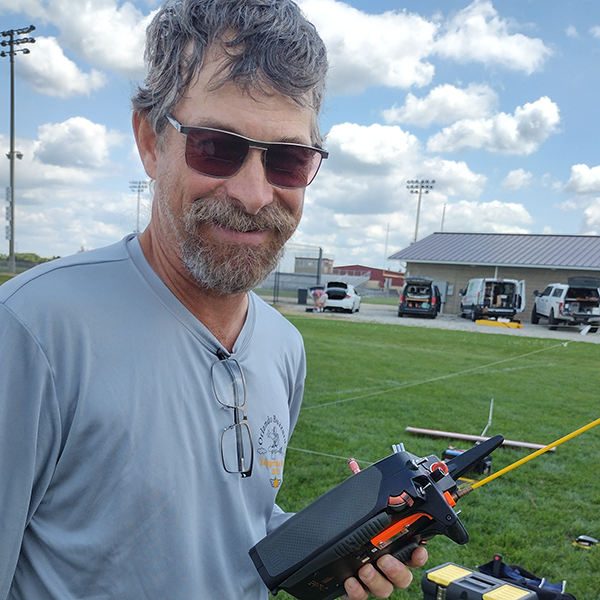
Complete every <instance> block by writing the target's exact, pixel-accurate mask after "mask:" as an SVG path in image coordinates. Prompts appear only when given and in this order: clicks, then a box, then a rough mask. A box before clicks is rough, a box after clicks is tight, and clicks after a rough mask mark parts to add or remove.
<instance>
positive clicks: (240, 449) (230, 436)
mask: <svg viewBox="0 0 600 600" xmlns="http://www.w3.org/2000/svg"><path fill="white" fill-rule="evenodd" d="M217 356H218V358H219V360H218V361H217V362H216V363H214V364H213V366H212V368H211V379H212V386H213V391H214V393H215V397H216V398H217V400H218V401H219V403H220V404H222V405H223V406H226V407H227V408H231V409H232V410H233V425H230V426H229V427H226V428H225V429H224V430H223V432H222V433H221V459H222V461H223V468H224V469H225V471H227V472H228V473H239V474H240V475H241V476H242V477H250V475H252V465H253V462H254V444H253V442H252V432H251V431H250V425H249V424H248V418H247V416H246V380H245V379H244V373H243V371H242V367H241V366H240V364H239V363H238V361H237V360H236V359H235V358H231V357H229V358H228V357H226V356H225V355H224V354H220V353H217Z"/></svg>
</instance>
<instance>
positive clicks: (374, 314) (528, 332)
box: [265, 298, 600, 344]
mask: <svg viewBox="0 0 600 600" xmlns="http://www.w3.org/2000/svg"><path fill="white" fill-rule="evenodd" d="M265 300H266V301H267V302H269V299H268V298H265ZM308 307H310V305H309V306H308ZM277 308H278V310H279V311H280V312H282V313H283V314H302V315H307V316H311V317H313V318H315V319H344V320H348V321H362V322H367V323H387V324H389V325H397V326H400V327H433V328H436V329H454V330H457V331H476V332H479V333H488V334H492V335H512V336H525V337H537V338H551V339H556V340H564V341H576V342H589V343H593V344H600V331H599V332H597V333H588V334H587V335H582V333H581V331H580V328H579V327H565V326H559V328H558V329H557V330H556V331H550V330H549V329H548V326H547V324H546V323H544V321H543V320H542V322H541V323H540V324H539V325H532V324H531V323H530V322H529V312H525V313H524V314H525V316H524V317H523V328H522V329H511V328H508V327H498V326H491V325H480V324H478V323H473V322H472V321H470V320H469V319H461V318H460V317H457V316H455V315H438V316H437V317H436V318H435V319H420V318H416V317H398V313H397V309H396V307H395V306H389V305H387V306H386V305H380V304H368V303H365V302H363V303H362V304H361V307H360V312H358V313H354V314H353V315H350V314H347V313H330V312H324V313H315V314H313V313H311V312H306V309H307V306H306V305H302V304H297V303H292V302H289V303H287V302H281V303H280V304H277Z"/></svg>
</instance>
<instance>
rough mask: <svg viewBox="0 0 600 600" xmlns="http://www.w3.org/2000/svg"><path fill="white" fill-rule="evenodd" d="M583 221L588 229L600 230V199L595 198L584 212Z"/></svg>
mask: <svg viewBox="0 0 600 600" xmlns="http://www.w3.org/2000/svg"><path fill="white" fill-rule="evenodd" d="M583 221H584V227H585V228H586V229H588V230H589V229H595V230H600V198H594V199H593V200H592V202H591V203H590V205H589V206H588V207H587V208H586V209H585V210H584V211H583Z"/></svg>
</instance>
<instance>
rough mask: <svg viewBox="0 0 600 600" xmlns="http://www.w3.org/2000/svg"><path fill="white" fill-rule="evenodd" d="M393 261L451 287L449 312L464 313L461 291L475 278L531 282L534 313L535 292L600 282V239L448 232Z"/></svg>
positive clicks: (406, 250)
mask: <svg viewBox="0 0 600 600" xmlns="http://www.w3.org/2000/svg"><path fill="white" fill-rule="evenodd" d="M389 259H390V260H400V261H403V262H405V263H406V274H407V275H413V276H417V275H418V276H423V277H430V278H432V279H434V280H436V281H439V282H441V283H442V284H444V282H445V283H446V286H445V287H446V294H445V303H444V312H446V313H454V314H457V313H458V312H459V310H460V295H459V291H460V290H461V289H464V288H465V287H466V285H467V282H468V281H469V279H474V278H478V277H493V278H496V279H498V278H501V279H517V280H519V281H520V280H525V282H526V290H527V302H526V308H525V312H526V314H528V313H529V312H530V310H529V309H530V308H531V306H532V301H531V298H532V296H531V292H533V290H536V289H537V290H542V289H543V288H545V287H546V285H548V284H549V283H561V282H562V283H566V282H567V280H568V278H569V277H574V276H590V277H600V236H591V235H589V236H588V235H533V234H513V233H445V232H442V233H434V234H432V235H430V236H428V237H426V238H424V239H422V240H420V241H418V242H416V243H414V244H411V245H410V246H408V247H407V248H404V249H403V250H400V252H396V253H395V254H393V255H392V256H390V257H389ZM442 287H444V286H442Z"/></svg>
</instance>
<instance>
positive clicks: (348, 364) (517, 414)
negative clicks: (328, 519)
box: [249, 317, 600, 600]
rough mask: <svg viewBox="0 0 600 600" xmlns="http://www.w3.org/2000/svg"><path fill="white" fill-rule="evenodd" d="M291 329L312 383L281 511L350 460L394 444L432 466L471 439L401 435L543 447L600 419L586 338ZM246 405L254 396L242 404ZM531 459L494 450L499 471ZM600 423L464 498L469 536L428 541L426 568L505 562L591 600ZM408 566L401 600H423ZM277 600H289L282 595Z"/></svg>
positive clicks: (596, 586) (597, 581)
mask: <svg viewBox="0 0 600 600" xmlns="http://www.w3.org/2000/svg"><path fill="white" fill-rule="evenodd" d="M290 320H291V321H292V322H293V323H294V325H296V327H298V329H299V330H300V331H301V333H302V335H303V336H304V340H305V345H306V352H307V360H308V376H307V381H306V393H305V399H304V404H303V408H302V411H301V413H300V418H299V422H298V425H297V427H296V431H295V432H294V435H293V436H292V438H291V440H290V444H289V445H290V448H289V450H288V453H287V459H286V466H285V474H284V483H283V486H282V489H281V491H280V493H279V496H278V503H279V504H280V506H282V508H283V509H284V510H287V511H297V510H299V509H301V508H302V507H303V506H305V505H306V504H307V503H309V502H310V501H311V500H313V499H315V498H316V497H318V496H319V495H320V494H322V493H324V492H326V491H327V490H328V489H330V488H331V487H332V486H334V485H336V484H337V483H339V482H341V481H342V480H344V479H345V478H346V477H348V476H350V475H351V473H350V470H349V468H348V466H347V463H346V460H345V458H347V457H350V456H353V457H355V458H356V459H358V460H359V461H365V462H364V463H362V466H363V468H364V467H366V463H367V462H376V461H377V460H379V459H381V458H384V457H385V456H387V455H389V454H390V453H391V451H392V450H391V445H392V444H394V443H398V442H403V443H404V445H405V446H406V449H407V450H408V451H409V452H412V453H413V454H416V455H417V456H426V455H429V454H436V455H438V456H440V457H441V454H442V452H443V451H444V450H445V449H446V448H447V447H448V445H449V444H453V445H455V446H458V447H461V448H468V447H470V444H469V443H468V442H458V441H452V440H448V439H443V438H433V437H424V436H418V435H414V434H410V433H407V432H406V431H405V428H406V427H407V426H412V427H422V428H429V429H440V430H446V431H454V432H461V433H467V434H475V435H479V434H481V432H482V430H483V429H484V427H485V426H486V424H487V422H488V416H489V410H490V401H491V399H492V398H493V399H494V411H493V419H492V425H491V427H490V429H489V430H488V435H495V434H499V433H500V434H502V435H504V437H505V438H507V439H511V440H518V441H526V442H534V443H539V444H547V443H550V442H553V441H555V440H557V439H559V438H561V437H563V436H564V435H566V434H568V433H570V432H572V431H574V430H576V429H578V428H579V427H581V426H583V425H586V424H587V423H590V422H591V421H594V420H595V419H597V418H599V417H600V386H599V381H600V347H599V346H597V345H596V344H589V343H584V342H569V343H566V344H565V343H564V342H560V341H557V340H551V339H537V338H523V337H512V336H510V335H489V334H482V333H468V332H458V331H445V330H435V329H428V328H427V329H426V328H418V327H404V326H400V325H398V326H395V325H394V326H389V325H380V324H368V323H352V322H348V321H336V320H328V319H314V318H309V317H291V318H290ZM250 401H251V399H249V402H250ZM531 452H532V451H531V450H526V449H519V448H506V447H503V448H500V449H498V450H496V451H495V452H494V455H493V461H492V468H493V470H494V471H497V470H499V469H501V468H502V467H505V466H507V465H509V464H511V463H513V462H514V461H516V460H518V459H520V458H522V457H524V456H526V455H528V454H529V453H531ZM599 463H600V427H597V428H594V429H591V430H590V431H588V432H586V433H583V434H582V435H580V436H578V437H576V438H574V439H572V440H570V441H568V442H566V443H565V444H563V445H561V446H560V447H559V448H558V449H557V450H556V452H552V453H546V454H545V455H543V456H541V457H538V458H536V459H534V460H533V461H531V462H529V463H527V464H525V465H523V466H522V467H520V468H518V469H516V470H513V471H511V472H510V473H508V474H506V475H505V476H503V477H501V478H499V479H497V480H495V481H493V482H491V483H489V484H487V485H485V486H482V487H481V488H479V489H478V490H476V491H475V492H473V493H472V494H470V495H469V496H467V497H465V498H463V499H462V500H461V501H460V502H459V505H458V506H457V508H459V509H460V510H461V520H462V521H463V523H464V525H465V527H466V528H467V530H468V532H469V534H470V536H471V540H470V542H469V543H468V544H466V545H465V546H458V545H456V544H455V543H454V542H452V541H450V540H448V539H446V538H444V537H440V536H438V537H436V538H434V539H433V540H432V541H431V542H430V543H429V555H430V559H429V562H428V564H427V567H426V568H431V567H434V566H438V565H440V564H443V563H446V562H454V563H457V564H459V565H463V566H465V567H468V568H472V569H475V568H476V567H477V565H480V564H483V563H485V562H488V561H489V560H491V559H492V557H493V555H494V553H501V554H502V555H503V556H504V560H505V562H506V563H507V564H517V565H521V566H523V567H525V568H526V569H528V570H529V571H531V572H533V573H535V574H537V575H539V576H541V577H546V578H547V579H548V580H549V581H551V582H559V581H562V580H564V579H566V580H567V588H566V589H567V591H568V592H570V593H572V594H574V595H575V597H576V598H577V599H578V600H598V598H600V545H598V546H594V547H592V548H590V549H584V548H581V547H575V546H573V543H572V542H573V540H574V539H575V538H576V537H577V536H578V535H582V534H585V535H590V536H593V537H595V538H597V539H598V538H600V477H599V474H600V468H599ZM424 571H425V569H420V570H415V579H414V581H413V583H412V585H411V587H410V588H409V590H407V591H398V592H395V594H394V596H393V598H397V599H400V598H404V599H406V598H410V599H415V600H416V599H421V598H423V593H422V591H421V586H420V579H421V576H422V574H423V573H424ZM278 597H283V598H287V597H288V596H287V595H285V594H281V595H280V596H278Z"/></svg>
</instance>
